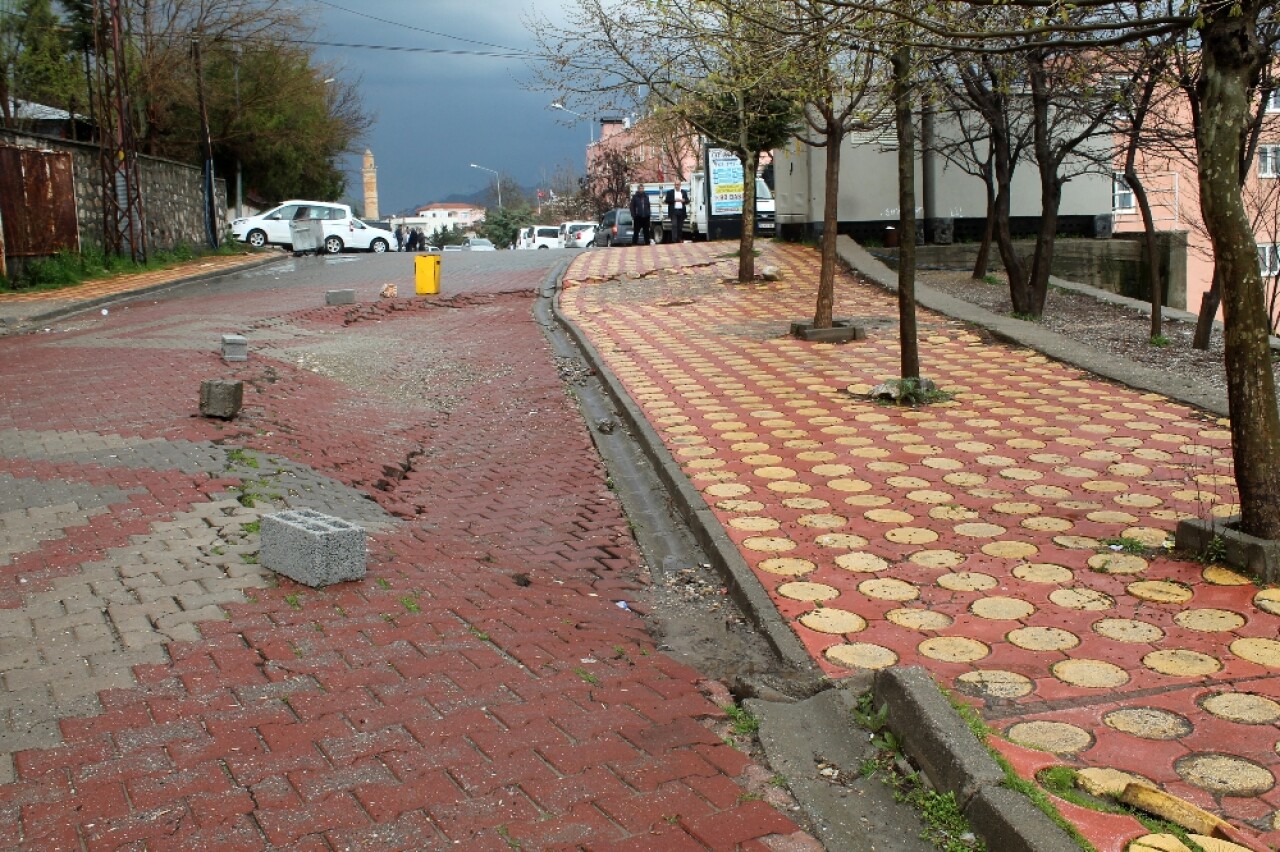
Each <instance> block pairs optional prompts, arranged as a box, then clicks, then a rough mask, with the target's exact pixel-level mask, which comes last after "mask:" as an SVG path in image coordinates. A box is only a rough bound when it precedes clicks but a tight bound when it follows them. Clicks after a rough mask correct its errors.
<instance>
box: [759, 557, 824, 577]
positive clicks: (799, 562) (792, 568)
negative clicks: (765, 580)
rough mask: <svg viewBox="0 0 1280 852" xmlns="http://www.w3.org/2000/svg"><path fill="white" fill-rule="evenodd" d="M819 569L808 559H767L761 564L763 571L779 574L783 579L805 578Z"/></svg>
mask: <svg viewBox="0 0 1280 852" xmlns="http://www.w3.org/2000/svg"><path fill="white" fill-rule="evenodd" d="M817 567H818V566H817V565H814V564H813V563H812V562H810V561H809V560H808V559H794V558H792V557H789V556H780V557H777V558H774V559H765V560H764V561H762V562H761V563H760V570H761V571H767V572H768V573H770V574H778V575H780V576H783V577H803V576H804V575H805V574H808V573H809V572H811V571H813V570H814V569H815V568H817Z"/></svg>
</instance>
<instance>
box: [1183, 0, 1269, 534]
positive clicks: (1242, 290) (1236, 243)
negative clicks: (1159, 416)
mask: <svg viewBox="0 0 1280 852" xmlns="http://www.w3.org/2000/svg"><path fill="white" fill-rule="evenodd" d="M1269 2H1270V0H1240V2H1239V3H1238V4H1236V5H1235V6H1234V7H1232V8H1230V9H1228V8H1225V7H1223V8H1219V9H1218V10H1217V14H1214V15H1213V16H1212V17H1210V18H1208V19H1207V20H1206V22H1205V25H1204V28H1203V29H1202V30H1201V43H1202V45H1203V49H1202V54H1203V70H1202V72H1201V79H1200V82H1199V84H1198V85H1197V87H1196V88H1197V91H1196V95H1197V98H1198V100H1199V102H1200V109H1201V112H1202V121H1201V122H1200V126H1199V127H1198V129H1197V138H1196V143H1197V144H1196V148H1197V155H1198V158H1199V175H1200V207H1201V211H1202V212H1203V214H1204V221H1205V226H1206V228H1207V229H1208V231H1209V238H1210V240H1211V241H1212V243H1213V254H1214V260H1215V263H1216V275H1217V277H1218V278H1219V279H1220V280H1221V283H1222V306H1223V320H1224V321H1223V327H1224V333H1223V340H1224V345H1225V349H1226V372H1227V399H1228V402H1229V405H1230V410H1231V439H1232V458H1233V461H1234V463H1235V477H1236V487H1237V488H1238V489H1239V492H1240V508H1241V515H1242V518H1241V524H1240V527H1241V530H1242V531H1243V532H1245V533H1247V534H1249V535H1253V536H1257V537H1259V538H1265V539H1280V412H1277V410H1276V392H1275V377H1274V374H1273V372H1272V368H1271V348H1270V345H1269V342H1268V339H1267V337H1268V334H1267V332H1268V329H1267V321H1266V319H1267V318H1266V306H1265V304H1264V301H1263V294H1262V276H1261V270H1260V269H1259V267H1258V249H1257V243H1256V242H1255V241H1254V237H1253V228H1252V225H1251V223H1250V220H1249V217H1248V214H1247V212H1246V211H1245V208H1244V203H1243V200H1242V193H1241V189H1240V171H1241V166H1240V152H1241V151H1242V150H1244V148H1243V144H1244V141H1245V135H1246V133H1247V130H1248V125H1249V113H1250V103H1249V93H1250V90H1251V88H1252V85H1253V84H1254V83H1256V81H1257V79H1258V75H1259V72H1260V70H1261V68H1262V65H1263V62H1264V61H1265V57H1266V52H1265V51H1264V49H1263V47H1262V45H1261V44H1260V43H1259V40H1258V14H1259V11H1260V9H1261V7H1262V5H1263V4H1264V3H1269Z"/></svg>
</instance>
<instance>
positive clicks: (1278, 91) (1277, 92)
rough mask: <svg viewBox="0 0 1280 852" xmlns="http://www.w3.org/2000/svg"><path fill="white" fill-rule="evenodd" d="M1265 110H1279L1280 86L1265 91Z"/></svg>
mask: <svg viewBox="0 0 1280 852" xmlns="http://www.w3.org/2000/svg"><path fill="white" fill-rule="evenodd" d="M1266 106H1267V112H1280V86H1278V87H1276V88H1274V89H1272V90H1271V91H1270V92H1268V93H1267V105H1266Z"/></svg>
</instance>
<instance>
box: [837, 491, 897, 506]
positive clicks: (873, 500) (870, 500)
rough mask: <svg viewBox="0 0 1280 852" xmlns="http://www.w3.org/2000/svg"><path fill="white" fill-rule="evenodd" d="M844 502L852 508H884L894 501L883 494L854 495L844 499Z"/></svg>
mask: <svg viewBox="0 0 1280 852" xmlns="http://www.w3.org/2000/svg"><path fill="white" fill-rule="evenodd" d="M844 502H845V503H847V504H849V505H850V506H883V505H885V504H886V503H891V502H893V501H892V500H890V499H889V498H888V497H885V496H884V495H882V494H854V495H853V496H852V497H846V498H844Z"/></svg>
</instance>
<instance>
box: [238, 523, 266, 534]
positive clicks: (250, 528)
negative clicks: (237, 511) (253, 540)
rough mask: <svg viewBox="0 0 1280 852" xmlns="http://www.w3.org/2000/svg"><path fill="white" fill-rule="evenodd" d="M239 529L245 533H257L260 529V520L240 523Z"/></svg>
mask: <svg viewBox="0 0 1280 852" xmlns="http://www.w3.org/2000/svg"><path fill="white" fill-rule="evenodd" d="M240 529H241V531H243V532H244V534H245V535H257V534H258V533H259V532H261V531H262V521H250V522H249V523H247V524H241V525H240Z"/></svg>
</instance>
